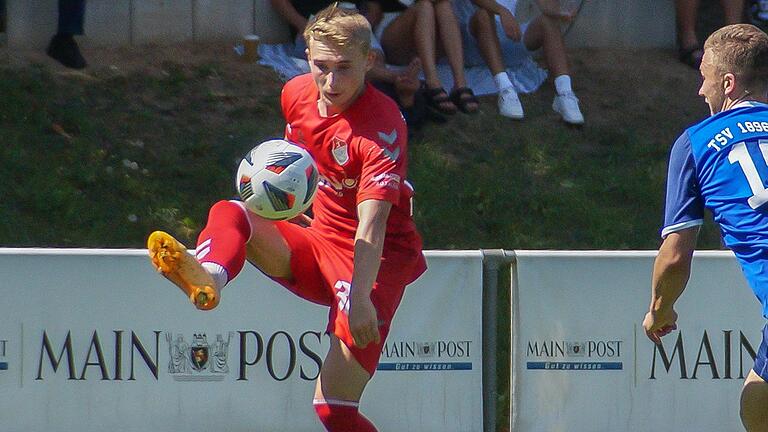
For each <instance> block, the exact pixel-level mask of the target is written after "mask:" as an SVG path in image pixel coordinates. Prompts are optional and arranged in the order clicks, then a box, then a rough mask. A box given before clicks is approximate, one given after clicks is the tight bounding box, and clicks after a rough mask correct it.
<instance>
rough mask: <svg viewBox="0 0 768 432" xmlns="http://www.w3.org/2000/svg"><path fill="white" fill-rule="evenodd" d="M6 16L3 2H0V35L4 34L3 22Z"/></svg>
mask: <svg viewBox="0 0 768 432" xmlns="http://www.w3.org/2000/svg"><path fill="white" fill-rule="evenodd" d="M6 16H7V14H6V12H5V0H0V33H5V26H6V23H5V20H6V18H5V17H6Z"/></svg>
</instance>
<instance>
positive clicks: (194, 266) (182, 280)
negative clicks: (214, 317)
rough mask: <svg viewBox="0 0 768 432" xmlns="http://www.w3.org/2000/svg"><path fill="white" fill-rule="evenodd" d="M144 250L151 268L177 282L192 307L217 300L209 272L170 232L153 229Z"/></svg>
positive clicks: (202, 307)
mask: <svg viewBox="0 0 768 432" xmlns="http://www.w3.org/2000/svg"><path fill="white" fill-rule="evenodd" d="M147 251H148V252H149V259H150V261H151V262H152V265H153V266H154V267H155V270H157V272H158V273H160V274H162V275H163V276H164V277H165V278H166V279H168V280H169V281H171V282H173V283H174V284H175V285H176V286H178V287H179V288H180V289H181V290H182V291H183V292H184V293H185V294H186V295H187V296H188V297H189V301H191V302H192V304H194V305H195V307H196V308H198V309H200V310H210V309H213V308H215V307H216V306H217V305H218V304H219V294H218V292H217V291H216V288H215V287H214V286H215V285H214V282H213V279H212V278H211V276H210V275H209V274H208V272H206V271H205V269H204V268H203V266H202V265H200V263H199V262H198V261H197V260H196V259H195V257H193V256H192V255H190V254H189V252H187V248H186V247H185V246H184V245H183V244H181V243H180V242H179V241H178V240H176V239H175V238H173V236H171V235H170V234H168V233H165V232H163V231H155V232H153V233H152V234H150V236H149V238H148V239H147Z"/></svg>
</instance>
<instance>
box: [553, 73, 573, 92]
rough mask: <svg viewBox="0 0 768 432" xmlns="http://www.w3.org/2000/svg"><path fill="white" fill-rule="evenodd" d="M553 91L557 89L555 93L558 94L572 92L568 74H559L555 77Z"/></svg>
mask: <svg viewBox="0 0 768 432" xmlns="http://www.w3.org/2000/svg"><path fill="white" fill-rule="evenodd" d="M555 91H557V94H559V95H564V94H568V93H573V89H572V88H571V77H570V75H560V76H559V77H557V78H555Z"/></svg>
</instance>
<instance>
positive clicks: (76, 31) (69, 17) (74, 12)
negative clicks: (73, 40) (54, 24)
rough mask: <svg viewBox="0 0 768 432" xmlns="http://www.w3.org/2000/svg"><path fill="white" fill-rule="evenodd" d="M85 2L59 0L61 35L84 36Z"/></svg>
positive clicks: (81, 0)
mask: <svg viewBox="0 0 768 432" xmlns="http://www.w3.org/2000/svg"><path fill="white" fill-rule="evenodd" d="M84 21H85V0H59V34H60V35H70V36H71V35H82V34H83V22H84Z"/></svg>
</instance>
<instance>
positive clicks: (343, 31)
mask: <svg viewBox="0 0 768 432" xmlns="http://www.w3.org/2000/svg"><path fill="white" fill-rule="evenodd" d="M312 39H314V40H316V41H319V42H323V43H325V44H328V45H331V46H333V47H335V48H344V49H346V48H348V47H356V48H359V49H360V50H361V51H362V52H363V54H368V51H370V49H371V25H370V24H369V23H368V20H367V19H365V17H364V16H362V15H360V13H359V12H358V11H357V10H356V9H347V8H343V7H341V6H339V3H338V2H335V3H333V4H332V5H330V6H328V7H327V8H325V9H323V10H321V11H320V12H318V13H317V15H315V16H314V17H313V18H312V20H311V21H310V22H309V24H307V28H306V29H304V40H305V41H306V43H307V46H309V42H310V40H312Z"/></svg>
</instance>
